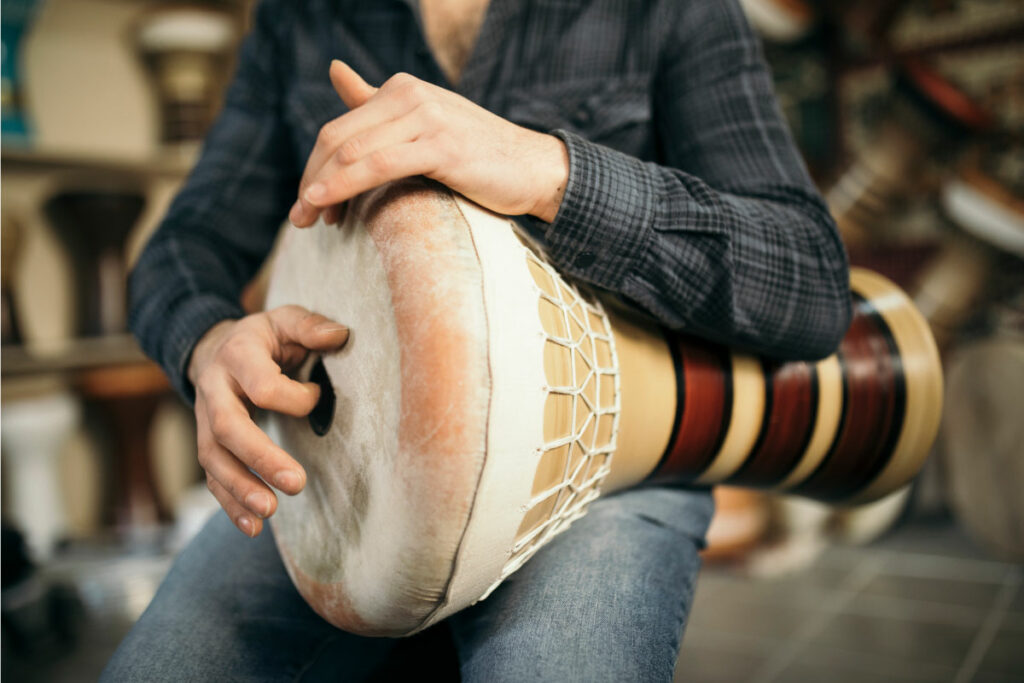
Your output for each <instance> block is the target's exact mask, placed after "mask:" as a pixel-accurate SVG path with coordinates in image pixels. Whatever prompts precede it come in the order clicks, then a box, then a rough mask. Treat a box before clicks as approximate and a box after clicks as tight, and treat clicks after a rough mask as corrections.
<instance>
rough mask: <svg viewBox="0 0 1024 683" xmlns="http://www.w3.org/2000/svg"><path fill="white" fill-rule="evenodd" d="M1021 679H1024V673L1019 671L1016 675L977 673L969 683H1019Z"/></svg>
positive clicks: (988, 672) (989, 672)
mask: <svg viewBox="0 0 1024 683" xmlns="http://www.w3.org/2000/svg"><path fill="white" fill-rule="evenodd" d="M1021 678H1024V672H1020V671H1018V672H1017V673H1016V674H999V673H993V672H991V671H979V672H978V673H977V674H976V675H975V676H974V677H973V678H971V683H1020V681H1021Z"/></svg>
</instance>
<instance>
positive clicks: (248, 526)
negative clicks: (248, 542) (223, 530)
mask: <svg viewBox="0 0 1024 683" xmlns="http://www.w3.org/2000/svg"><path fill="white" fill-rule="evenodd" d="M238 527H239V528H240V529H241V530H242V533H244V534H245V535H246V536H248V537H249V538H252V537H253V532H254V531H255V530H256V525H254V524H253V523H252V520H251V519H249V518H248V517H245V516H242V517H239V518H238Z"/></svg>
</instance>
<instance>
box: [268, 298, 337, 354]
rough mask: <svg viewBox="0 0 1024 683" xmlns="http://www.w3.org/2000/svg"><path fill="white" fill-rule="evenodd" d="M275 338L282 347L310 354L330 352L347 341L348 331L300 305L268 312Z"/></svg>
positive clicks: (282, 307) (281, 307)
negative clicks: (302, 349)
mask: <svg viewBox="0 0 1024 683" xmlns="http://www.w3.org/2000/svg"><path fill="white" fill-rule="evenodd" d="M266 315H267V320H268V321H269V323H270V325H271V326H272V328H273V332H274V335H275V336H276V337H277V339H278V340H279V341H280V342H281V343H283V344H299V345H300V346H303V347H305V348H307V349H311V350H313V351H333V350H335V349H339V348H341V347H342V346H344V345H345V342H347V341H348V328H347V327H345V326H344V325H342V324H340V323H337V322H334V321H333V320H331V319H329V318H326V317H324V316H322V315H320V314H319V313H311V312H310V311H308V310H306V309H305V308H302V307H301V306H280V307H278V308H275V309H273V310H271V311H268V312H267V314H266Z"/></svg>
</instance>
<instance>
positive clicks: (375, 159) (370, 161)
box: [366, 149, 394, 175]
mask: <svg viewBox="0 0 1024 683" xmlns="http://www.w3.org/2000/svg"><path fill="white" fill-rule="evenodd" d="M366 163H367V165H368V166H369V168H370V170H371V171H373V172H374V173H376V174H378V175H387V174H388V173H389V172H390V171H391V169H392V168H394V161H393V160H392V158H391V154H390V153H389V152H387V151H385V150H382V149H381V150H377V151H376V152H374V153H373V154H371V155H370V156H368V157H367V158H366Z"/></svg>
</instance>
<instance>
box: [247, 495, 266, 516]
mask: <svg viewBox="0 0 1024 683" xmlns="http://www.w3.org/2000/svg"><path fill="white" fill-rule="evenodd" d="M245 507H247V508H249V509H250V510H252V511H253V512H255V513H256V514H258V515H259V516H260V517H266V516H267V515H269V514H270V496H268V495H267V494H265V493H260V492H253V493H250V494H249V495H248V496H246V497H245Z"/></svg>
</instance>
